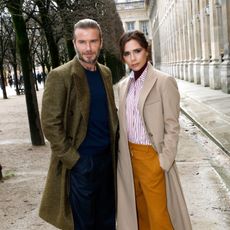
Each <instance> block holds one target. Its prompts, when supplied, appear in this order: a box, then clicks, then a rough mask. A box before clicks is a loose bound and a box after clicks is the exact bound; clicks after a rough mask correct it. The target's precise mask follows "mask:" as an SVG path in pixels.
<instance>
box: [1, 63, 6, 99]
mask: <svg viewBox="0 0 230 230" xmlns="http://www.w3.org/2000/svg"><path fill="white" fill-rule="evenodd" d="M0 75H1V79H0V81H1V82H0V87H1V88H2V93H3V99H7V93H6V85H5V79H4V73H3V65H2V64H0Z"/></svg>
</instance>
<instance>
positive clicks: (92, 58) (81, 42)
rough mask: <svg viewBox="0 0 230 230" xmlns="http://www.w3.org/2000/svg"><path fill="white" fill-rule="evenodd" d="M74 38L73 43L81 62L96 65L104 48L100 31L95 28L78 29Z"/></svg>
mask: <svg viewBox="0 0 230 230" xmlns="http://www.w3.org/2000/svg"><path fill="white" fill-rule="evenodd" d="M74 38H75V39H74V41H73V43H74V47H75V50H76V52H77V53H78V57H79V60H80V61H82V62H84V63H86V64H89V65H94V64H95V63H96V61H97V58H98V56H99V53H100V49H101V47H102V42H101V40H100V34H99V31H98V30H97V29H94V28H87V29H81V28H77V29H76V30H75V32H74Z"/></svg>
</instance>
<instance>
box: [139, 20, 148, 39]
mask: <svg viewBox="0 0 230 230" xmlns="http://www.w3.org/2000/svg"><path fill="white" fill-rule="evenodd" d="M148 27H149V24H148V21H141V22H140V30H141V31H142V32H143V33H144V34H145V36H148V35H149V32H148Z"/></svg>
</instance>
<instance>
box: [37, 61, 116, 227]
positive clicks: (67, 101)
mask: <svg viewBox="0 0 230 230" xmlns="http://www.w3.org/2000/svg"><path fill="white" fill-rule="evenodd" d="M97 68H98V69H99V71H100V73H101V76H102V79H103V82H104V86H105V90H106V94H107V100H108V109H109V120H110V131H111V132H110V133H111V143H112V144H111V151H112V154H113V160H114V170H115V169H116V160H115V158H116V157H115V138H116V131H117V123H118V122H117V113H116V107H115V102H114V95H113V88H112V79H111V72H110V70H109V69H108V68H107V67H105V66H103V65H101V64H99V63H98V64H97ZM89 104H90V92H89V88H88V83H87V78H86V76H85V73H84V69H83V67H82V66H81V65H80V63H79V61H78V59H77V58H76V57H75V58H74V59H73V60H71V61H69V62H68V63H66V64H64V65H62V66H60V67H58V68H56V69H54V70H52V71H51V72H50V73H49V75H48V78H47V81H46V86H45V90H44V94H43V100H42V112H41V119H42V127H43V131H44V134H45V136H46V138H47V139H48V141H49V142H50V146H51V150H52V155H51V160H50V166H49V171H48V175H47V180H46V185H45V189H44V193H43V197H42V201H41V206H40V212H39V215H40V217H41V218H43V219H44V220H45V221H47V222H49V223H51V224H52V225H54V226H56V227H58V228H60V229H64V230H73V229H74V226H73V217H72V212H71V208H70V204H69V199H68V194H69V172H70V169H71V168H72V167H73V166H74V165H75V164H76V162H77V161H78V159H79V154H78V152H77V149H78V147H79V145H80V144H81V143H82V141H83V140H84V138H85V136H86V131H87V125H88V117H89ZM98 113H100V111H98ZM115 175H116V173H115Z"/></svg>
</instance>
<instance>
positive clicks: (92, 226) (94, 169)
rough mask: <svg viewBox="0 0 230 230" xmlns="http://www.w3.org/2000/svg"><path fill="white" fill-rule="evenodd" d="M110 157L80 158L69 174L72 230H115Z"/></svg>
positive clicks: (102, 155)
mask: <svg viewBox="0 0 230 230" xmlns="http://www.w3.org/2000/svg"><path fill="white" fill-rule="evenodd" d="M114 197H115V192H114V176H113V167H112V156H111V154H109V153H106V154H101V155H93V156H81V157H80V159H79V161H78V162H77V163H76V165H75V166H74V167H73V169H71V172H70V194H69V199H70V205H71V208H72V213H73V219H74V229H75V230H115V198H114Z"/></svg>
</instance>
